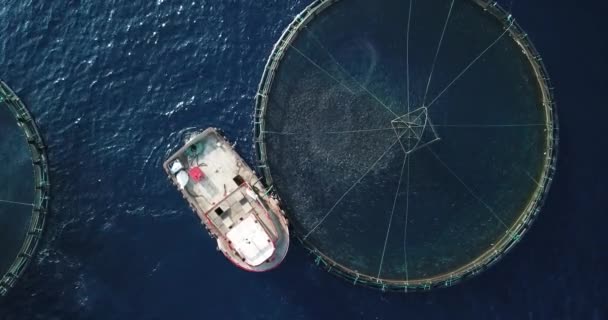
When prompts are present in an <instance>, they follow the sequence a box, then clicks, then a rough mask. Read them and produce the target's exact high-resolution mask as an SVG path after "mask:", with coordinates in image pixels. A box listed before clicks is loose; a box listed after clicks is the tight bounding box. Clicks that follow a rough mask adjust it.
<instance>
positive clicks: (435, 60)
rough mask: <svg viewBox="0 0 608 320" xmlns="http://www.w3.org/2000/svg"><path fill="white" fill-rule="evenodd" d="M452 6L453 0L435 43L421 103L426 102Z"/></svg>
mask: <svg viewBox="0 0 608 320" xmlns="http://www.w3.org/2000/svg"><path fill="white" fill-rule="evenodd" d="M453 7H454V0H452V3H450V10H449V11H448V16H447V18H445V23H444V24H443V31H441V37H439V44H437V50H436V51H435V57H434V58H433V64H432V65H431V72H430V73H429V79H428V81H427V82H426V89H425V90H424V98H422V105H423V106H424V103H425V102H426V96H427V94H428V93H429V87H430V85H431V78H432V77H433V72H434V71H435V64H436V63H437V57H439V51H440V50H441V43H442V42H443V36H444V35H445V30H446V29H447V28H448V22H449V21H450V16H451V15H452V8H453Z"/></svg>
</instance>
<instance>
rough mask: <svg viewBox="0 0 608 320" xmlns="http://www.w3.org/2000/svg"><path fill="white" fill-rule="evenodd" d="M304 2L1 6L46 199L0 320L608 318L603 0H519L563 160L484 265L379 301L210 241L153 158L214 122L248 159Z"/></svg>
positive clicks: (12, 80)
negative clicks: (264, 80) (238, 256)
mask: <svg viewBox="0 0 608 320" xmlns="http://www.w3.org/2000/svg"><path fill="white" fill-rule="evenodd" d="M307 4H308V1H305V0H289V1H278V0H268V1H257V2H253V1H251V2H245V1H234V0H230V1H220V0H213V1H196V0H190V1H179V0H173V1H168V0H165V1H163V0H157V1H140V0H134V1H122V0H121V1H118V0H114V1H112V0H111V1H105V2H102V1H96V2H95V1H90V0H57V1H17V0H5V1H3V2H2V5H1V7H0V77H1V78H2V79H3V80H4V81H6V82H7V83H8V84H9V85H10V86H11V87H12V88H13V89H14V90H15V91H16V92H17V93H18V94H19V95H20V97H21V98H22V99H23V100H24V102H25V103H26V104H27V105H28V106H30V108H31V110H32V112H33V113H34V115H35V116H36V118H37V121H38V123H39V125H40V128H41V131H42V132H43V134H44V136H45V139H46V141H47V144H48V156H49V160H50V164H51V174H52V183H53V189H52V192H53V195H54V198H53V201H52V203H51V207H52V216H51V217H50V218H49V224H48V229H47V231H46V233H45V236H44V244H43V245H42V247H41V250H40V252H39V254H38V256H37V257H36V261H35V263H33V264H32V265H31V267H30V269H29V270H28V272H27V274H26V277H25V278H24V279H22V281H20V282H19V284H18V286H17V287H16V288H15V289H14V290H12V291H11V293H10V295H9V296H8V297H6V298H5V299H4V300H2V301H0V319H3V320H4V319H198V318H215V319H336V318H337V319H402V318H410V319H606V318H608V310H607V306H608V303H606V302H607V299H606V293H607V292H606V291H607V288H608V275H607V274H606V273H605V270H606V269H607V267H608V251H607V250H606V246H607V244H608V240H607V239H606V238H605V236H604V232H603V231H604V229H605V225H606V222H608V218H606V215H605V214H606V213H607V210H606V205H605V203H603V201H602V200H604V195H605V194H606V192H607V191H608V190H607V189H608V187H607V185H606V182H605V179H606V178H607V177H608V175H607V172H606V169H605V167H604V164H605V163H606V160H608V159H606V158H607V157H606V151H605V149H606V148H605V147H606V146H607V143H606V141H604V140H603V139H602V138H603V137H605V133H604V132H603V130H604V129H603V128H604V127H605V126H604V125H603V120H604V119H606V116H608V111H607V110H606V109H605V108H604V107H603V104H604V101H603V99H601V96H602V95H603V93H604V92H603V90H605V85H606V80H605V76H604V74H605V70H608V69H607V68H606V64H607V62H606V60H605V59H603V57H604V56H606V55H608V54H607V53H608V52H607V50H606V49H607V45H608V44H607V43H606V42H607V40H606V37H605V36H604V35H603V28H602V27H603V24H602V21H601V17H600V16H598V15H599V13H600V12H605V11H604V10H605V9H606V4H604V3H602V2H600V1H596V2H590V3H586V4H585V6H580V5H575V4H574V3H572V2H569V1H565V0H559V1H549V0H538V1H535V2H533V3H529V2H524V1H514V3H513V11H514V15H515V16H516V17H517V18H518V19H519V22H520V23H521V24H522V26H523V27H524V28H526V30H527V31H528V32H529V34H530V37H531V38H532V40H533V41H534V43H535V44H536V46H537V47H538V49H539V51H540V52H541V54H542V55H543V58H544V61H545V63H546V64H547V66H548V68H549V71H550V73H551V75H552V80H553V83H554V84H555V87H556V98H557V102H558V108H559V109H558V110H559V114H560V120H561V121H560V124H561V141H560V149H561V152H560V160H559V164H558V174H557V176H556V177H555V182H554V184H553V186H552V189H551V193H550V195H549V198H548V201H547V203H546V206H545V208H544V210H543V213H542V215H541V217H540V218H539V219H538V220H537V221H536V222H535V225H534V227H533V228H532V230H531V231H530V232H529V233H528V234H527V235H526V237H525V238H524V239H523V240H522V242H521V243H520V244H519V246H518V247H517V248H516V249H515V250H513V251H512V252H511V253H509V255H507V257H506V258H504V260H503V261H502V262H501V263H499V264H497V265H496V266H494V267H493V268H492V269H490V270H489V271H487V272H485V273H483V274H482V275H480V276H478V277H477V278H475V279H473V280H471V281H468V282H466V283H463V284H459V285H457V286H455V287H452V288H449V289H444V290H439V291H435V292H431V293H418V294H408V295H401V294H381V293H380V292H375V291H370V290H367V289H364V288H359V287H353V286H352V285H350V284H348V283H345V282H343V281H342V280H339V279H336V278H334V277H333V276H331V275H329V274H326V273H325V272H323V271H321V270H320V269H319V268H318V267H316V266H315V265H314V262H313V261H312V259H311V258H310V257H309V256H308V255H307V254H306V253H305V251H304V250H303V249H302V248H300V247H299V246H298V245H293V246H292V248H291V250H290V253H289V255H288V257H287V259H286V261H285V262H284V264H283V265H282V266H281V267H280V268H279V269H277V270H276V271H273V272H270V273H265V274H250V273H244V272H242V271H240V270H238V269H236V268H234V267H232V266H231V265H230V264H229V263H227V262H226V261H225V260H224V259H223V258H222V257H221V256H220V255H219V254H218V253H217V252H216V251H215V245H214V243H213V241H212V240H211V239H209V238H208V236H207V235H206V233H205V232H204V230H203V229H202V227H201V226H200V223H199V222H198V221H197V219H196V218H195V216H194V215H193V214H192V213H191V211H190V210H189V209H188V208H187V206H186V205H185V203H184V202H183V199H182V198H181V197H180V196H179V193H178V192H176V191H175V190H174V189H173V187H172V186H171V185H170V183H168V182H167V180H166V178H165V175H164V174H163V172H162V169H161V162H162V160H163V159H164V158H165V157H166V156H167V155H168V153H169V152H170V150H172V149H174V148H175V147H176V146H178V145H179V144H180V143H181V140H182V134H183V133H184V132H186V131H188V130H192V129H196V128H203V127H207V126H211V125H213V126H218V127H221V128H223V129H224V131H225V132H226V134H227V136H229V137H231V138H232V139H233V140H234V141H237V148H238V150H239V151H240V152H241V154H243V156H244V157H245V158H246V159H247V160H249V161H252V160H253V149H252V139H251V137H252V135H251V130H252V110H253V99H254V94H255V91H256V87H257V84H258V81H259V78H260V76H261V73H262V70H263V66H264V63H265V60H266V58H267V55H268V53H269V52H270V50H271V48H272V45H273V43H274V42H275V41H276V39H278V37H279V35H280V32H281V31H282V29H283V28H284V27H285V26H286V25H287V24H288V23H289V22H290V21H291V20H292V18H293V16H294V15H295V14H297V13H298V12H299V11H301V10H302V9H303V8H304V6H305V5H307ZM508 4H511V3H507V5H508ZM596 12H597V13H596Z"/></svg>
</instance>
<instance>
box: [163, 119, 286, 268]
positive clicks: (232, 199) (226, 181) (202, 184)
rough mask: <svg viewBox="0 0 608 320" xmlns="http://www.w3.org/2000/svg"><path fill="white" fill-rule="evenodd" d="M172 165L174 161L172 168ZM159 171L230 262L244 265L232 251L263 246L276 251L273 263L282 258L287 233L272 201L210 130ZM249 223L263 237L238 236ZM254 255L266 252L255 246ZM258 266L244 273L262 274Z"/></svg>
mask: <svg viewBox="0 0 608 320" xmlns="http://www.w3.org/2000/svg"><path fill="white" fill-rule="evenodd" d="M176 160H177V161H179V164H177V165H176ZM164 167H165V170H166V171H167V173H169V176H170V177H171V178H172V180H173V182H174V184H176V185H177V186H178V187H179V188H180V189H181V191H182V194H183V195H184V197H185V198H186V199H187V200H188V202H189V203H190V205H191V207H193V209H195V211H196V213H197V215H198V216H199V218H200V219H201V220H202V222H203V224H205V226H207V228H208V229H209V231H210V233H212V234H213V235H214V236H215V237H216V238H217V241H218V247H219V248H220V249H221V250H222V251H223V252H224V254H225V255H226V256H227V257H229V258H230V259H231V260H233V262H234V259H237V260H242V261H243V262H245V259H244V258H243V257H242V256H241V255H238V253H237V252H236V251H239V249H238V248H237V247H239V246H240V248H241V249H242V250H241V251H242V252H244V251H243V250H248V249H247V248H246V247H247V246H258V247H260V246H263V245H264V243H266V242H267V243H266V246H267V247H271V246H272V247H273V251H275V250H276V253H275V255H274V256H275V258H279V259H278V260H279V262H280V260H282V259H283V258H284V256H285V254H286V253H287V249H288V246H289V233H288V230H287V221H286V220H285V218H284V217H283V216H282V211H281V210H280V208H279V206H278V202H277V200H276V199H274V198H272V197H270V196H268V195H267V192H266V188H265V186H264V185H263V184H262V183H261V182H260V180H259V179H258V178H257V177H256V175H255V172H254V171H253V170H252V169H251V168H250V167H249V166H247V164H246V163H245V162H244V161H243V159H242V158H241V157H240V156H239V155H238V154H237V153H236V152H235V151H234V150H233V148H232V146H231V145H230V144H229V143H228V142H227V141H226V140H225V139H224V138H223V137H222V136H220V135H219V134H218V133H217V132H216V131H215V130H214V129H207V130H205V131H204V132H203V133H201V134H198V135H196V136H195V137H193V138H192V139H191V140H190V141H188V142H187V143H186V145H185V146H184V147H182V148H181V149H180V150H179V151H178V152H176V153H175V154H174V155H173V156H172V157H170V158H169V159H168V160H167V161H166V162H165V164H164ZM180 175H181V181H180ZM241 223H243V225H240V224H241ZM249 223H253V224H255V228H258V226H259V227H261V229H259V230H264V232H263V233H265V234H266V235H267V238H264V239H260V238H256V239H254V238H255V237H247V236H244V235H243V234H242V232H241V231H247V230H249V231H250V230H252V229H251V227H245V225H247V224H249ZM231 231H232V232H231ZM252 239H253V240H256V241H253V240H252ZM250 240H252V241H250ZM243 241H244V242H243ZM249 249H251V248H249ZM260 250H261V251H264V250H267V248H266V249H265V248H262V247H260ZM273 259H274V258H273ZM273 259H269V260H268V261H267V262H269V261H270V260H273ZM249 262H250V261H249ZM263 265H264V264H262V266H260V267H259V270H256V267H255V266H251V265H249V266H245V268H246V269H248V270H251V269H252V268H253V270H251V271H264V270H265V269H264V268H266V269H268V267H263ZM241 267H243V266H241Z"/></svg>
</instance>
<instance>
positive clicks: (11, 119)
mask: <svg viewBox="0 0 608 320" xmlns="http://www.w3.org/2000/svg"><path fill="white" fill-rule="evenodd" d="M0 138H1V140H0V163H2V166H0V181H1V182H2V183H1V184H0V297H1V296H3V295H5V294H6V293H7V292H8V290H9V289H10V288H11V287H13V286H14V284H15V283H16V281H17V280H18V279H19V278H20V277H21V276H22V275H23V273H24V271H25V269H26V267H27V265H28V264H29V262H30V260H31V259H32V258H33V255H34V253H35V251H36V247H37V245H38V241H39V239H40V235H41V233H42V231H43V228H44V222H45V216H46V213H47V209H48V199H49V189H50V184H49V179H48V167H47V159H46V155H45V147H44V144H43V141H42V138H41V137H40V134H39V131H38V128H37V127H36V124H35V122H34V120H33V118H32V116H31V115H30V113H29V112H28V110H27V109H26V107H25V106H24V104H23V103H22V102H21V100H20V99H19V98H18V97H17V96H16V95H15V93H14V92H13V91H12V90H11V89H10V88H9V87H8V86H7V85H6V84H5V83H4V82H2V81H0Z"/></svg>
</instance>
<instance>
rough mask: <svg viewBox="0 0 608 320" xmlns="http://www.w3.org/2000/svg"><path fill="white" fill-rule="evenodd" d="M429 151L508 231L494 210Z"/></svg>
mask: <svg viewBox="0 0 608 320" xmlns="http://www.w3.org/2000/svg"><path fill="white" fill-rule="evenodd" d="M428 149H429V151H431V153H432V154H433V156H434V157H435V159H437V161H439V162H440V163H441V164H442V165H443V166H444V167H445V168H446V169H447V170H448V171H449V172H450V173H451V174H452V175H453V176H454V177H455V178H456V179H457V180H458V181H459V182H460V183H461V184H462V185H463V186H464V188H465V189H467V191H468V192H469V193H470V194H471V195H472V196H473V197H474V198H475V199H477V201H479V202H480V203H481V204H483V205H484V206H485V207H486V208H487V209H488V211H490V212H491V213H492V215H494V217H495V218H496V220H498V222H500V224H502V225H503V226H504V227H505V228H506V229H509V227H508V226H507V225H506V224H505V222H504V221H503V220H502V219H501V218H500V217H499V216H498V214H496V212H495V211H494V209H492V207H490V206H489V205H488V204H487V203H486V202H485V201H483V200H482V199H481V198H480V197H479V196H478V195H477V194H475V192H473V189H471V188H470V187H469V186H468V185H467V184H466V183H464V181H463V180H462V179H460V177H459V176H458V175H457V174H456V173H455V172H454V171H453V170H452V169H450V167H448V165H447V164H446V163H445V162H443V160H441V158H439V156H438V155H437V154H436V153H435V152H434V151H433V149H431V148H428Z"/></svg>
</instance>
